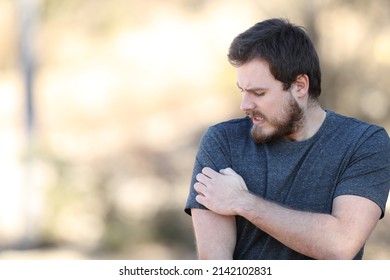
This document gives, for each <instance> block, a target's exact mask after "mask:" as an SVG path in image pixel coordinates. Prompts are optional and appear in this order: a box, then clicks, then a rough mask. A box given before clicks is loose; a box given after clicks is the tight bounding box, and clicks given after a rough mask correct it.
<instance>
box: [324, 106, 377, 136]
mask: <svg viewBox="0 0 390 280" xmlns="http://www.w3.org/2000/svg"><path fill="white" fill-rule="evenodd" d="M328 113H329V116H330V122H331V124H332V126H334V127H336V128H342V129H343V130H346V131H348V132H349V133H354V132H355V133H358V134H359V133H365V132H370V131H371V132H375V131H379V130H383V131H384V128H383V127H381V126H379V125H376V124H372V123H369V122H366V121H363V120H361V119H358V118H355V117H349V116H345V115H341V114H338V113H335V112H332V111H328Z"/></svg>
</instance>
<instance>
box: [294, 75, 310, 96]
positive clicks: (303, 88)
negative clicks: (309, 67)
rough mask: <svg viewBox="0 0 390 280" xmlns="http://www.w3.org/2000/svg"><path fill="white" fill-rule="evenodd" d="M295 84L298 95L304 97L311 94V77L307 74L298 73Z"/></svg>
mask: <svg viewBox="0 0 390 280" xmlns="http://www.w3.org/2000/svg"><path fill="white" fill-rule="evenodd" d="M293 85H294V86H295V94H296V96H297V97H299V98H302V97H304V96H306V95H308V94H309V77H308V76H307V75H306V74H301V75H298V76H297V79H296V80H295V82H294V83H293Z"/></svg>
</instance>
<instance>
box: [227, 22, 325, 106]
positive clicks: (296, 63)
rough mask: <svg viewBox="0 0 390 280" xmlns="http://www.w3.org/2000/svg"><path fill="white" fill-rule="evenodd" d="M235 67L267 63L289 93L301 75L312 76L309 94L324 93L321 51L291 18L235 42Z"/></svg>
mask: <svg viewBox="0 0 390 280" xmlns="http://www.w3.org/2000/svg"><path fill="white" fill-rule="evenodd" d="M228 59H229V62H230V63H231V64H232V65H233V66H236V67H238V66H241V65H243V64H245V63H247V62H249V61H251V60H254V59H259V60H263V61H266V62H267V63H268V65H269V67H270V71H271V74H272V75H273V76H274V77H275V79H276V80H279V81H280V82H282V83H283V89H284V90H287V89H289V88H290V86H291V84H292V83H293V82H294V81H295V80H296V78H297V77H298V75H301V74H306V75H307V76H308V77H309V95H310V96H311V97H312V98H313V99H317V98H318V96H319V95H320V94H321V69H320V63H319V59H318V55H317V52H316V50H315V48H314V46H313V43H312V41H311V40H310V38H309V36H308V35H307V34H306V32H305V31H304V28H303V27H301V26H296V25H294V24H292V23H290V22H289V21H288V20H287V19H268V20H265V21H262V22H259V23H256V24H255V25H254V26H252V27H251V28H249V29H248V30H246V31H245V32H243V33H241V34H239V35H238V36H237V37H236V38H235V39H234V40H233V42H232V43H231V45H230V48H229V54H228Z"/></svg>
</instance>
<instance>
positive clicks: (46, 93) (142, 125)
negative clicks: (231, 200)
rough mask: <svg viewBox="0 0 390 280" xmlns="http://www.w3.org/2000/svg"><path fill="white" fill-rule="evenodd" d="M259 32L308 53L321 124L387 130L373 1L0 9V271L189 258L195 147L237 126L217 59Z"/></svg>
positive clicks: (217, 0)
mask: <svg viewBox="0 0 390 280" xmlns="http://www.w3.org/2000/svg"><path fill="white" fill-rule="evenodd" d="M26 15H27V19H29V17H28V16H32V17H31V18H32V20H31V21H28V23H27V24H23V22H24V21H23V20H24V19H25V18H26ZM270 17H287V18H288V19H290V20H291V21H292V22H294V23H296V24H299V25H302V26H305V27H306V29H307V31H308V33H309V34H310V36H311V37H312V38H313V41H314V43H315V45H316V47H317V50H318V54H319V56H320V60H321V67H322V72H323V93H322V97H321V102H322V104H323V106H324V107H325V108H326V109H330V110H334V111H336V112H339V113H341V114H346V115H349V116H352V117H357V118H360V119H363V120H365V121H368V122H371V123H375V124H378V125H381V126H383V127H385V128H386V130H387V131H390V113H389V104H390V103H389V102H390V92H389V91H388V89H389V87H390V80H389V79H388V76H389V71H390V3H389V2H388V1H387V0H378V1H359V0H351V1H337V0H326V1H319V0H313V1H311V0H307V1H305V0H297V1H288V0H275V1H265V0H264V1H261V0H246V1H238V0H236V1H234V0H224V1H223V0H213V1H205V0H163V1H160V0H148V1H143V0H113V1H104V0H83V1H79V0H61V1H60V0H30V1H28V0H0V34H1V36H0V144H1V145H0V170H1V171H0V259H19V258H27V259H36V258H40V259H53V258H69V259H107V258H108V259H194V258H195V251H194V237H193V232H192V226H191V219H190V217H188V216H186V214H185V213H184V211H183V207H184V204H185V201H186V198H187V193H188V188H189V183H190V176H191V172H192V166H193V161H194V156H195V153H196V150H197V145H198V143H199V139H200V136H201V135H202V133H203V132H204V130H205V128H206V127H207V126H209V125H211V124H214V123H216V122H219V121H222V120H225V119H228V118H233V117H238V116H241V115H242V114H241V112H240V111H239V101H240V95H239V94H238V93H237V89H236V85H235V71H234V69H233V68H232V67H231V66H230V65H229V63H228V61H227V59H226V55H227V50H228V47H229V45H230V42H231V41H232V39H233V38H234V37H235V36H236V35H237V34H238V33H240V32H242V31H244V30H246V29H247V28H249V27H250V26H252V25H253V24H255V23H256V22H258V21H261V20H264V19H266V18H270ZM23 30H29V32H30V33H29V34H30V35H31V36H30V37H23V34H24V33H23V32H22V31H23ZM23 48H24V49H27V50H29V51H30V56H29V59H32V61H33V62H34V66H35V67H34V68H33V70H34V71H33V72H32V74H33V75H32V77H33V80H32V83H31V84H30V85H31V86H32V91H31V93H32V96H33V103H32V105H33V111H32V113H33V114H31V115H30V117H28V115H27V113H26V107H27V103H26V102H27V99H26V85H28V83H26V80H25V75H24V74H25V72H23V68H22V65H23V62H25V60H26V58H23V57H22V56H21V50H23ZM28 120H29V121H30V125H28V124H29V122H28ZM389 228H390V215H389V214H388V215H387V216H385V218H384V219H382V220H381V221H380V222H379V224H378V227H377V228H376V229H375V231H374V233H373V234H372V236H371V238H370V240H369V242H368V243H367V248H366V254H365V258H366V259H390V235H389Z"/></svg>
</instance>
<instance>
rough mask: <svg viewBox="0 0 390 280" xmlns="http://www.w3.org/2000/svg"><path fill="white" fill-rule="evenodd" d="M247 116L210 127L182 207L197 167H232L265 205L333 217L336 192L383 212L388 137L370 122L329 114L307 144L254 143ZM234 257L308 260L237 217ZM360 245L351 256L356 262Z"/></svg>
mask: <svg viewBox="0 0 390 280" xmlns="http://www.w3.org/2000/svg"><path fill="white" fill-rule="evenodd" d="M251 126H252V122H251V120H250V119H249V118H248V117H245V118H242V119H235V120H230V121H227V122H223V123H220V124H217V125H214V126H211V127H210V128H209V129H208V130H207V131H206V133H205V134H204V135H203V137H202V139H201V142H200V147H199V150H198V153H197V156H196V160H195V165H194V169H193V176H192V180H191V186H190V192H189V196H188V200H187V203H186V206H185V211H186V213H187V214H191V208H203V209H204V207H203V206H202V205H200V204H198V203H197V202H196V200H195V196H196V195H197V193H196V192H195V190H194V188H193V185H194V183H195V182H196V179H195V176H196V174H198V173H200V172H201V170H202V168H203V167H206V166H208V167H211V168H213V169H214V170H220V169H223V168H227V167H231V168H232V169H233V170H235V171H236V172H237V173H238V174H240V175H241V176H242V177H243V179H244V181H245V182H246V184H247V187H248V189H249V190H250V191H251V192H252V193H255V194H257V195H259V196H261V197H264V198H266V199H268V200H271V201H274V202H277V203H281V204H284V205H286V206H288V207H291V208H294V209H299V210H303V211H311V212H318V213H328V214H329V213H331V210H332V201H333V199H334V198H335V197H336V196H339V195H358V196H362V197H365V198H368V199H370V200H372V201H374V202H375V203H377V204H378V205H379V207H380V208H381V209H382V217H383V215H384V213H385V206H386V201H387V197H388V193H389V186H390V140H389V136H388V135H387V133H386V131H385V130H384V129H383V128H381V127H379V126H375V125H370V124H367V123H364V122H362V121H359V120H356V119H353V118H348V117H345V116H341V115H339V114H336V113H334V112H332V111H327V117H326V119H325V121H324V123H323V125H322V126H321V128H320V129H319V131H318V132H317V133H316V134H315V135H314V136H313V137H312V138H310V139H308V140H305V141H296V142H291V141H277V142H271V143H267V144H258V145H257V144H255V142H254V141H253V139H252V137H251V135H250V128H251ZM236 221H237V244H236V248H235V252H234V256H233V257H234V259H309V258H308V257H307V256H304V255H302V254H300V253H297V252H295V251H293V250H291V249H290V248H288V247H286V246H285V245H283V244H282V243H280V242H279V241H277V240H275V239H274V238H272V237H271V236H269V235H268V234H266V233H264V232H263V231H262V230H260V229H258V228H257V227H255V226H254V225H253V224H252V223H250V222H249V221H247V220H246V219H244V218H242V217H236ZM362 256H363V248H362V249H361V250H360V252H359V253H358V254H357V256H356V257H355V259H361V258H362Z"/></svg>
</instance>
